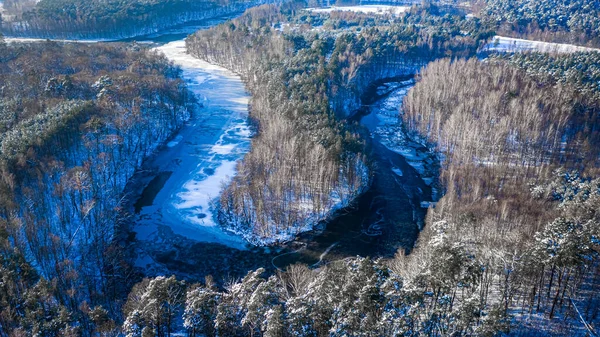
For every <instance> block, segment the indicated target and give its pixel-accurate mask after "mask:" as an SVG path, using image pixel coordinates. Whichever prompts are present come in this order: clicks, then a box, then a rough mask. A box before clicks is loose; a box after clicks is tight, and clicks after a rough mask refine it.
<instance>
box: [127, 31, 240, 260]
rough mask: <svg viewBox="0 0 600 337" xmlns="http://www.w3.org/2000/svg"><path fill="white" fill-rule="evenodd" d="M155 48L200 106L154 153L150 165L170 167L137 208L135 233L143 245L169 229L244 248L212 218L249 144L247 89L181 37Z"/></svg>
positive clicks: (155, 241)
mask: <svg viewBox="0 0 600 337" xmlns="http://www.w3.org/2000/svg"><path fill="white" fill-rule="evenodd" d="M156 50H157V51H159V52H162V53H164V54H165V55H166V56H167V58H168V59H170V60H171V61H173V62H174V63H175V64H177V65H179V66H180V67H181V68H182V70H183V78H184V79H185V80H186V81H187V82H188V87H189V89H190V90H191V91H192V92H193V93H194V94H195V95H196V96H197V98H198V100H199V102H200V103H202V105H203V107H202V108H200V109H198V111H196V112H195V113H194V114H193V117H192V119H191V120H190V121H189V122H188V123H187V125H186V126H184V127H183V128H182V130H181V131H180V132H179V133H178V134H177V135H176V136H175V138H174V139H173V140H172V141H171V142H169V143H168V144H167V148H166V149H163V150H162V151H160V152H159V153H158V154H157V155H156V156H155V157H154V158H153V159H152V161H153V162H152V163H151V166H152V167H154V168H156V169H158V171H159V172H172V173H171V174H170V176H169V177H168V179H167V180H166V182H165V183H164V186H162V188H160V187H159V188H160V190H159V191H158V193H157V194H156V196H155V197H154V198H153V201H152V202H151V205H146V206H145V207H142V208H141V211H140V213H139V214H138V217H139V219H138V221H136V226H135V228H134V231H135V232H136V237H137V239H138V240H139V241H140V243H141V246H142V247H143V246H145V245H146V244H148V245H151V246H154V247H155V248H156V245H157V244H160V243H161V241H164V240H169V239H170V237H172V235H169V234H170V233H171V232H172V233H174V234H178V235H181V236H184V237H186V238H188V239H192V240H194V241H201V242H214V243H221V244H224V245H227V246H230V247H234V248H239V249H242V248H244V246H245V244H244V241H243V240H242V239H241V238H239V237H237V236H233V235H229V234H227V233H225V232H223V231H222V229H221V227H220V226H218V225H217V224H216V223H215V221H214V219H213V213H212V210H211V203H212V201H213V200H214V199H215V198H217V197H218V196H219V192H220V190H221V188H222V186H223V185H224V184H226V183H227V182H229V181H230V179H231V178H232V176H233V175H235V168H236V164H237V161H238V160H240V159H241V158H242V157H243V155H244V154H246V153H247V152H248V150H249V147H250V136H251V131H250V128H249V126H248V124H247V118H248V99H249V95H248V93H247V92H246V90H245V88H244V84H243V83H242V81H241V79H240V77H239V76H237V75H236V74H234V73H232V72H230V71H229V70H226V69H224V68H221V67H218V66H215V65H212V64H210V63H207V62H204V61H201V60H199V59H196V58H194V57H192V56H190V55H188V54H187V53H186V52H185V42H184V41H183V40H178V41H175V42H171V43H168V44H165V45H163V46H160V47H158V48H156ZM167 227H168V228H167ZM169 229H170V230H169Z"/></svg>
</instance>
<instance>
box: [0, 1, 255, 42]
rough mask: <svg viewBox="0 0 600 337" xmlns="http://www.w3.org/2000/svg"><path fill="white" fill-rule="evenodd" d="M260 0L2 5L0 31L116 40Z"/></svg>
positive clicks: (223, 13) (222, 13) (227, 12)
mask: <svg viewBox="0 0 600 337" xmlns="http://www.w3.org/2000/svg"><path fill="white" fill-rule="evenodd" d="M264 2H266V1H262V0H240V1H238V0H234V1H211V0H173V1H164V0H150V1H142V0H128V1H115V0H111V1H101V0H86V1H79V0H40V1H27V0H5V1H3V9H4V13H2V16H1V17H0V24H1V30H0V31H1V32H3V33H4V34H5V35H10V36H36V37H43V38H69V39H105V40H117V39H123V38H128V37H135V36H142V35H147V34H151V33H155V32H157V31H159V30H162V29H165V28H169V27H173V26H176V25H181V24H184V23H186V22H192V21H199V20H203V19H207V18H214V17H218V16H226V15H230V14H231V13H235V12H242V11H243V10H245V9H247V8H249V7H251V6H256V5H258V4H261V3H264Z"/></svg>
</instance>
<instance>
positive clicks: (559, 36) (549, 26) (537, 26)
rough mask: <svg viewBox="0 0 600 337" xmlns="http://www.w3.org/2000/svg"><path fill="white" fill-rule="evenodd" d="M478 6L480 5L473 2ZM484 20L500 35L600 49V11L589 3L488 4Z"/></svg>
mask: <svg viewBox="0 0 600 337" xmlns="http://www.w3.org/2000/svg"><path fill="white" fill-rule="evenodd" d="M473 3H478V1H473ZM483 3H484V4H483V6H481V5H480V7H482V11H481V14H480V15H481V16H482V18H483V19H484V21H486V22H488V23H489V24H490V25H491V26H492V27H494V28H495V29H497V31H498V33H499V34H506V35H509V36H513V37H523V38H529V39H534V40H542V41H547V42H560V43H572V44H578V45H587V46H592V47H598V46H600V40H599V38H598V37H599V36H600V19H599V18H600V7H599V6H598V3H596V2H593V1H586V0H517V1H512V0H485V1H483Z"/></svg>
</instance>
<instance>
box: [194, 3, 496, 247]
mask: <svg viewBox="0 0 600 337" xmlns="http://www.w3.org/2000/svg"><path fill="white" fill-rule="evenodd" d="M296 10H297V8H294V7H292V5H283V6H276V5H263V6H260V7H257V8H254V9H251V10H249V11H247V12H246V13H245V14H244V15H242V16H241V17H240V18H238V19H235V20H232V21H231V22H227V23H225V24H222V25H219V26H217V27H215V28H213V29H210V30H206V31H199V32H198V33H196V34H195V35H193V36H191V37H189V38H188V39H187V46H188V50H190V51H191V52H192V53H193V54H194V55H196V56H198V57H200V58H202V59H205V60H207V61H209V62H215V63H218V64H220V65H222V66H224V67H227V68H230V69H233V70H234V71H236V72H238V73H240V74H242V75H243V76H244V78H245V79H246V82H247V86H248V89H249V90H250V91H251V92H252V101H251V106H252V110H251V117H252V118H253V119H254V120H255V121H256V123H257V124H258V125H259V130H260V131H259V134H258V136H257V137H255V138H254V139H253V142H252V149H251V151H250V153H249V154H248V155H247V156H246V157H245V158H244V161H243V163H242V164H241V165H240V167H239V168H238V171H239V175H238V176H237V177H236V178H235V179H234V181H233V183H232V184H231V185H229V186H228V187H227V189H226V190H225V191H224V193H223V195H222V196H221V211H220V213H221V220H222V222H223V223H224V224H225V225H226V226H228V227H229V228H231V229H232V230H234V231H239V232H242V233H244V235H245V236H246V237H248V238H249V240H250V241H251V242H259V243H262V244H274V243H277V242H280V241H286V240H290V239H292V238H293V237H294V236H295V235H297V234H298V233H301V232H303V231H308V230H311V229H312V228H313V227H314V226H315V225H316V224H317V222H318V221H320V220H322V219H325V218H326V217H327V216H329V215H330V214H331V212H332V211H335V210H337V209H339V208H341V207H346V206H348V205H349V204H350V203H351V202H352V201H353V199H354V198H356V197H357V196H358V195H359V194H360V193H361V192H363V191H365V190H366V188H367V187H368V184H369V168H368V163H367V161H366V160H365V149H364V143H363V141H362V140H361V139H360V137H359V135H358V133H357V130H356V126H353V125H351V124H350V123H348V122H347V121H346V119H347V118H348V117H351V116H352V115H353V114H354V113H356V111H357V109H358V108H359V107H360V104H361V95H362V94H363V93H364V92H365V91H366V90H367V88H368V87H369V84H371V83H373V82H375V81H377V80H379V79H382V78H393V77H397V76H402V75H404V76H406V75H412V74H414V73H416V72H417V70H418V69H419V68H420V67H421V66H423V65H425V64H427V62H429V61H431V60H433V59H435V58H437V57H441V56H445V55H455V56H457V57H458V56H469V55H474V54H475V52H476V50H477V48H478V47H480V46H481V45H482V43H483V41H482V40H479V39H480V37H479V35H478V36H475V37H470V38H463V37H462V36H459V34H458V33H457V32H450V33H448V32H447V31H446V30H445V28H446V26H447V25H450V24H451V23H450V22H448V21H444V20H443V19H442V18H441V17H435V16H431V15H429V14H428V13H427V12H426V11H424V12H419V11H415V12H414V13H411V15H410V16H409V17H405V18H404V20H405V21H406V22H407V23H420V22H425V21H429V22H431V24H430V25H429V26H428V29H427V30H420V29H414V28H411V29H407V28H406V24H396V23H395V21H394V20H393V19H392V16H391V15H389V16H388V17H387V18H382V19H380V20H376V21H375V22H370V23H367V24H364V25H359V27H361V28H363V29H361V30H360V31H357V32H356V33H349V31H350V30H351V29H350V28H349V27H353V26H354V24H355V22H360V21H362V20H364V19H365V16H364V14H356V13H344V12H342V13H340V14H332V15H331V18H329V16H328V15H327V14H325V16H323V15H324V14H322V13H319V12H314V11H311V12H308V16H307V12H304V11H301V12H300V14H299V15H297V16H296V15H293V13H294V11H296ZM322 20H327V21H326V22H323V23H322V25H321V23H319V22H320V21H322ZM330 20H331V21H333V22H335V24H333V23H332V22H330ZM308 22H317V23H319V25H318V26H316V29H317V30H318V33H316V32H314V31H312V30H309V29H284V30H283V31H280V30H278V29H272V28H271V27H275V26H288V27H291V26H292V25H293V26H301V25H302V24H307V23H308ZM461 24H464V25H465V28H471V29H473V28H472V27H468V23H465V22H463V23H461ZM330 25H334V26H333V27H331V26H330ZM365 26H367V27H368V29H364V28H365ZM475 30H476V29H475ZM477 33H479V31H477ZM438 34H440V35H441V36H438ZM481 36H485V34H481Z"/></svg>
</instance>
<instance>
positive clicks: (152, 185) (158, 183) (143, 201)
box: [133, 172, 173, 214]
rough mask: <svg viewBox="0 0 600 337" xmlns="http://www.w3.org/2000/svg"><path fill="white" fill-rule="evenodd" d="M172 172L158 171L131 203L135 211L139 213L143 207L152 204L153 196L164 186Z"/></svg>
mask: <svg viewBox="0 0 600 337" xmlns="http://www.w3.org/2000/svg"><path fill="white" fill-rule="evenodd" d="M171 174H173V172H159V173H158V174H157V175H156V176H155V177H154V178H153V179H152V180H151V181H150V182H149V183H148V186H146V187H145V188H144V191H143V192H142V195H141V196H140V198H139V199H138V200H137V201H136V202H135V204H134V205H133V207H134V209H135V213H136V214H137V213H139V212H140V211H141V210H142V208H143V207H146V206H152V203H153V202H154V198H156V195H157V194H158V192H160V190H161V189H162V188H163V186H165V183H166V182H167V180H169V178H170V177H171Z"/></svg>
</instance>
